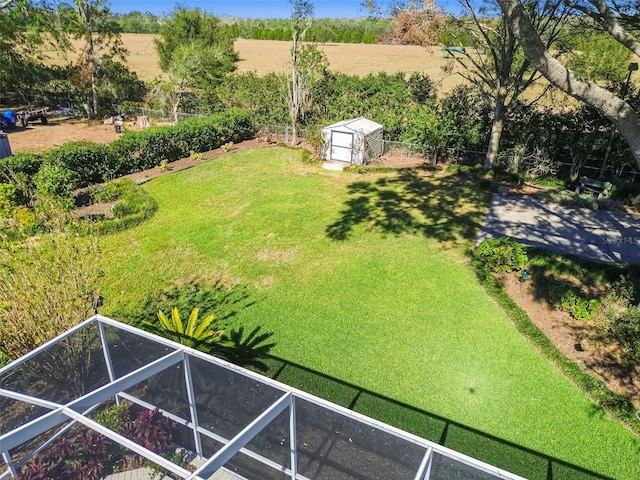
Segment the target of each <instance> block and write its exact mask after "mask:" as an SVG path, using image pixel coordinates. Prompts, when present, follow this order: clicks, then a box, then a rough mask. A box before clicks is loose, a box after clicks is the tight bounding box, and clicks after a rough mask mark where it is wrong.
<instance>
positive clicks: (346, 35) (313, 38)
mask: <svg viewBox="0 0 640 480" xmlns="http://www.w3.org/2000/svg"><path fill="white" fill-rule="evenodd" d="M116 20H117V21H118V23H119V24H120V28H121V29H122V32H123V33H151V34H157V33H158V32H159V31H160V26H161V25H162V23H163V22H164V20H165V19H164V17H159V16H157V15H153V14H152V13H149V12H146V13H142V12H130V13H126V14H118V15H116ZM222 20H223V22H224V24H225V25H227V27H228V28H229V29H230V31H231V34H232V35H233V36H234V37H235V38H248V39H255V40H285V41H288V40H291V27H290V23H289V20H288V19H277V18H276V19H235V18H230V19H222ZM392 28H393V26H392V23H391V20H390V19H377V20H370V19H342V20H340V19H333V18H320V19H316V20H314V21H313V24H312V25H311V27H310V28H309V30H308V31H307V35H306V37H305V39H306V40H307V41H309V42H318V43H326V42H335V43H376V42H377V41H378V38H379V37H380V36H384V35H385V33H387V32H389V31H390V30H391V29H392Z"/></svg>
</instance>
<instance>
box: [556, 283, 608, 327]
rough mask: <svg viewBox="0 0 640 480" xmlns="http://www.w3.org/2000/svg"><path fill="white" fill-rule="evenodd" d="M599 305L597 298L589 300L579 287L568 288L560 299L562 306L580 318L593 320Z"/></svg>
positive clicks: (573, 315)
mask: <svg viewBox="0 0 640 480" xmlns="http://www.w3.org/2000/svg"><path fill="white" fill-rule="evenodd" d="M599 306H600V302H599V301H598V300H597V299H595V298H593V299H591V300H587V299H586V298H585V297H584V296H582V295H581V294H580V292H579V291H578V290H577V289H569V290H567V291H566V292H565V293H564V295H563V296H562V298H561V299H560V308H561V309H562V310H564V311H565V312H568V313H570V314H571V316H572V317H573V318H576V319H578V320H591V318H592V314H593V313H594V312H595V311H596V309H597V308H598V307H599Z"/></svg>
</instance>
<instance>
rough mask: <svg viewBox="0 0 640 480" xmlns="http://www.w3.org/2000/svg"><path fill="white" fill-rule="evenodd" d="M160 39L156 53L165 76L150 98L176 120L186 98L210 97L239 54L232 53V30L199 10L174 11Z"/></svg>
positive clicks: (233, 66) (181, 9)
mask: <svg viewBox="0 0 640 480" xmlns="http://www.w3.org/2000/svg"><path fill="white" fill-rule="evenodd" d="M160 36H161V38H160V39H157V40H156V41H155V43H156V50H157V51H158V55H159V57H160V67H161V68H162V70H163V71H164V72H166V73H167V76H166V78H165V79H164V80H162V81H160V82H159V83H158V84H157V85H156V87H155V88H154V89H153V91H152V92H151V96H152V97H154V98H156V99H158V100H160V103H161V104H163V105H166V106H168V107H169V108H170V110H171V112H173V115H174V120H176V118H175V116H176V114H177V111H178V108H179V105H180V103H181V102H182V101H183V100H184V98H185V96H187V95H189V94H199V95H200V97H201V99H202V98H204V97H206V96H207V95H213V92H214V91H215V89H216V87H217V86H218V85H219V84H220V83H221V81H222V79H223V78H224V77H225V75H226V74H227V73H229V72H232V71H233V70H234V69H235V62H236V61H237V60H238V55H237V54H236V52H235V51H234V50H233V36H232V30H231V29H229V28H228V27H226V26H225V25H223V24H222V23H221V22H220V20H219V19H218V18H216V17H214V16H211V15H208V14H206V13H202V12H201V11H200V10H199V9H195V10H187V9H186V8H184V7H179V8H178V9H176V10H175V11H174V12H173V13H172V15H171V18H170V19H169V20H168V21H167V22H166V23H165V24H164V25H163V26H162V28H161V29H160ZM208 103H209V104H211V103H212V101H209V102H208Z"/></svg>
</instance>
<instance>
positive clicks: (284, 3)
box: [109, 0, 368, 18]
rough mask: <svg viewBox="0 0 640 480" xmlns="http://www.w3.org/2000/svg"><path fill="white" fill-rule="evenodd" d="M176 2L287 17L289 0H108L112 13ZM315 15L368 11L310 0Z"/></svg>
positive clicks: (334, 0) (154, 9)
mask: <svg viewBox="0 0 640 480" xmlns="http://www.w3.org/2000/svg"><path fill="white" fill-rule="evenodd" d="M177 3H179V4H180V5H182V6H185V7H187V8H189V9H192V8H200V9H201V10H204V11H206V12H207V13H210V14H213V15H216V16H218V17H227V16H230V17H243V18H288V17H289V16H290V14H291V10H290V8H289V0H262V1H261V0H209V1H207V0H181V1H179V2H177V1H176V0H134V1H131V0H110V2H109V5H110V8H111V11H112V12H113V13H127V12H131V11H134V10H137V11H139V12H150V13H153V14H155V15H162V14H165V13H169V12H171V11H172V10H173V9H174V7H175V6H176V4H177ZM312 3H313V6H314V13H315V15H314V16H315V17H316V18H355V17H362V16H366V15H367V13H368V12H367V11H366V10H365V9H363V8H362V6H361V4H362V0H313V2H312Z"/></svg>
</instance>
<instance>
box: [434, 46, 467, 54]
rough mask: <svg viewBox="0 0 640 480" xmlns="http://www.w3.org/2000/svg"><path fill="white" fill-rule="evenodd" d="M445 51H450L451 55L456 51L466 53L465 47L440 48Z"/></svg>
mask: <svg viewBox="0 0 640 480" xmlns="http://www.w3.org/2000/svg"><path fill="white" fill-rule="evenodd" d="M440 51H441V52H443V53H448V54H449V55H453V54H454V53H464V52H465V49H464V47H442V48H441V49H440Z"/></svg>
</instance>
